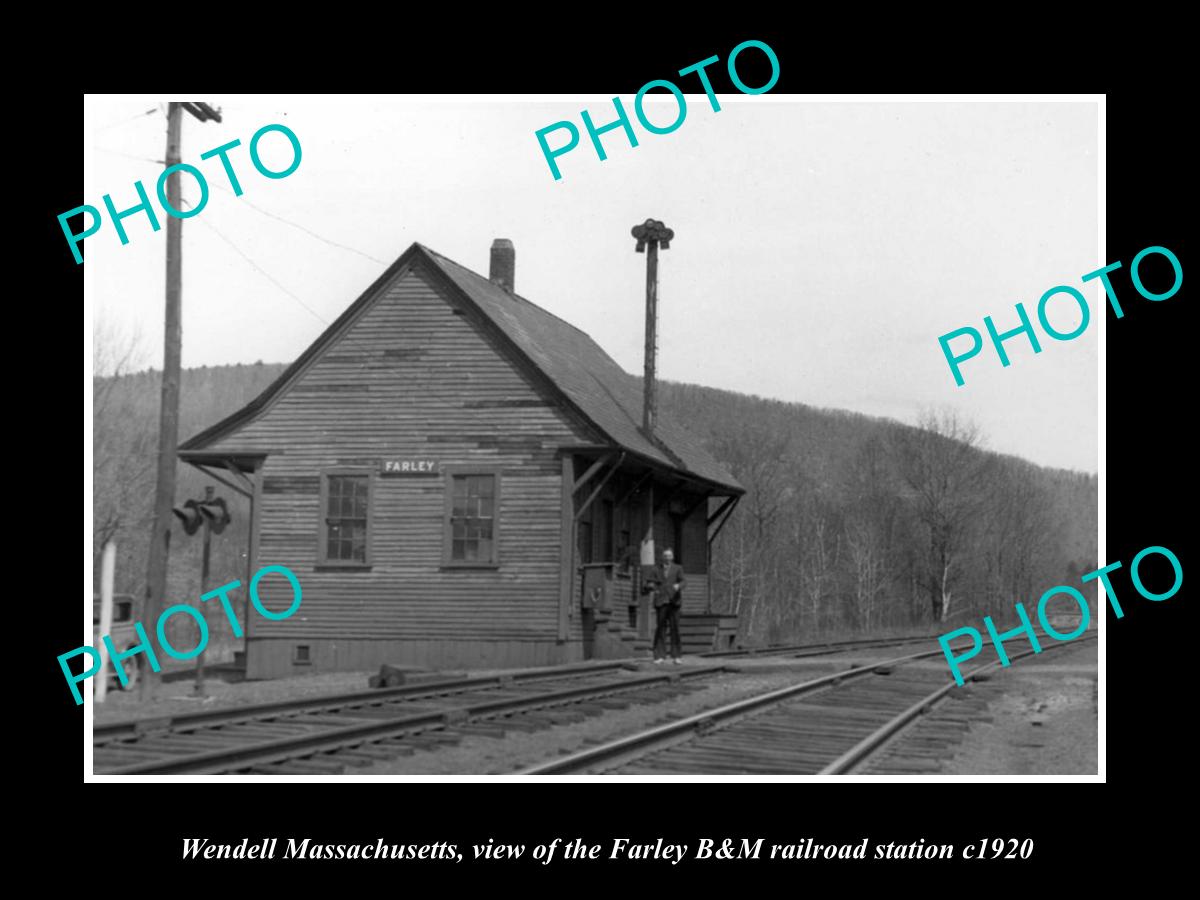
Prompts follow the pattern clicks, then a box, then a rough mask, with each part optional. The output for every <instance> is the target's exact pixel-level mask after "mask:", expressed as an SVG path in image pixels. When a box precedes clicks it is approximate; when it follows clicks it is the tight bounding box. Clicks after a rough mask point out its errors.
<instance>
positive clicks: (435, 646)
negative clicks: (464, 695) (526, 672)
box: [246, 638, 583, 679]
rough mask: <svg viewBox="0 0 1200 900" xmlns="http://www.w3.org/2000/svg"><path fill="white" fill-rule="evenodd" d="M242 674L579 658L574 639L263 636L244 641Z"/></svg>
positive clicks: (270, 675)
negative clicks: (302, 649) (301, 649)
mask: <svg viewBox="0 0 1200 900" xmlns="http://www.w3.org/2000/svg"><path fill="white" fill-rule="evenodd" d="M297 644H304V645H306V646H308V648H309V653H310V655H311V656H310V658H311V662H309V663H307V664H298V663H296V662H295V648H296V645H297ZM250 647H251V651H250V653H248V654H247V660H246V662H247V668H246V676H247V677H248V678H251V679H257V678H274V677H278V676H280V675H294V674H302V673H305V672H313V671H317V672H322V671H336V670H353V669H374V668H377V667H378V666H380V665H382V664H383V663H396V662H401V661H402V662H405V663H409V664H412V665H418V666H426V667H428V668H431V669H471V668H511V667H526V666H543V665H558V664H562V663H570V662H578V661H580V660H582V659H583V645H582V643H581V642H579V641H573V642H565V643H560V642H557V641H519V640H512V641H479V640H463V639H455V640H427V639H422V640H415V641H414V640H409V641H404V640H362V639H356V638H349V639H347V638H341V639H338V640H309V639H304V638H301V639H288V640H281V639H263V640H255V641H252V642H251V644H250Z"/></svg>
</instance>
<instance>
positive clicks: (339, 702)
mask: <svg viewBox="0 0 1200 900" xmlns="http://www.w3.org/2000/svg"><path fill="white" fill-rule="evenodd" d="M916 640H920V638H895V639H892V638H863V639H859V640H847V641H835V642H826V643H822V644H800V645H794V646H781V647H763V648H761V649H751V650H726V651H720V650H718V651H709V652H707V653H701V654H698V655H699V656H700V657H701V658H706V659H707V658H723V657H731V656H773V655H778V654H781V653H792V652H793V651H802V650H812V651H814V652H812V653H809V654H805V655H806V656H824V655H829V654H833V653H840V652H843V648H847V647H854V646H857V647H861V648H862V649H872V648H874V647H879V646H891V645H892V644H895V643H908V642H910V641H916ZM881 642H883V643H881ZM638 661H639V658H637V657H633V658H629V659H621V660H613V661H611V662H602V663H586V664H583V665H575V666H559V667H555V668H554V669H553V670H551V671H547V670H544V669H522V670H518V671H515V672H505V673H502V674H498V675H476V676H470V677H466V678H452V679H446V680H444V681H427V682H423V683H420V684H411V685H402V686H399V687H391V688H371V689H370V690H366V691H350V692H346V693H341V694H324V695H321V696H317V697H302V698H292V699H288V700H272V701H268V702H264V703H254V704H247V705H244V706H236V707H225V708H222V709H210V710H200V711H196V712H187V713H177V714H173V715H165V716H148V717H145V718H141V719H122V720H120V721H117V722H108V723H105V724H102V725H101V724H96V725H94V726H93V728H92V741H93V746H97V747H99V746H104V745H106V744H109V743H112V742H114V741H121V740H128V739H130V738H136V737H140V736H141V735H144V734H147V733H150V732H163V731H169V732H175V733H181V732H187V731H191V730H194V729H197V728H214V727H218V726H220V725H236V724H239V723H243V722H252V721H258V720H269V719H274V718H279V717H283V716H288V715H292V714H298V713H319V712H333V711H336V710H339V709H345V708H349V707H358V706H376V705H379V704H381V703H386V702H388V701H390V700H395V699H415V698H420V697H433V696H439V695H442V694H450V693H462V692H464V691H470V690H475V689H478V688H488V687H504V686H506V685H508V684H510V683H513V682H532V681H545V680H553V679H556V678H572V677H582V676H586V675H590V674H592V673H593V672H596V673H604V672H610V671H615V670H616V669H622V668H629V667H630V666H631V665H636V664H637V662H638Z"/></svg>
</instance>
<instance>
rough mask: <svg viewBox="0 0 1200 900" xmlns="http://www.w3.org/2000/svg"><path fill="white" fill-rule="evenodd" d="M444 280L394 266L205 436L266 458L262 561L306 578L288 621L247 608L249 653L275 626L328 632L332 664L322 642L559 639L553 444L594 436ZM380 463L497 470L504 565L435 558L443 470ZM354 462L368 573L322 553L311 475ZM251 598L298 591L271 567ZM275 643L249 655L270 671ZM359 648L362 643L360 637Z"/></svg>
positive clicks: (273, 599) (296, 636)
mask: <svg viewBox="0 0 1200 900" xmlns="http://www.w3.org/2000/svg"><path fill="white" fill-rule="evenodd" d="M442 290H443V289H442V288H440V287H438V286H436V283H435V282H434V280H433V279H431V278H430V277H428V276H427V275H425V274H424V273H423V272H422V271H421V270H420V269H419V268H416V269H408V270H405V271H402V272H400V273H398V275H397V276H396V278H395V280H394V281H393V283H392V284H391V285H390V286H389V287H388V288H387V289H386V291H385V292H384V294H383V296H381V297H380V299H379V300H378V302H376V303H374V304H371V305H368V306H366V307H365V308H364V309H363V311H362V313H361V315H360V316H359V317H358V318H357V319H355V320H353V321H351V322H350V323H348V324H347V326H346V327H345V329H344V330H343V331H342V333H341V334H340V336H338V337H336V338H335V339H334V340H333V341H332V342H331V343H330V345H329V346H328V347H327V348H326V350H325V352H323V353H321V354H319V355H317V356H316V357H315V358H313V359H312V360H311V361H310V363H309V364H308V365H307V367H306V368H305V369H303V370H302V371H300V372H299V373H298V375H297V376H296V379H295V380H294V381H293V382H292V383H291V385H290V386H289V387H287V388H286V389H284V390H283V391H281V392H280V393H279V394H278V395H277V396H276V397H275V398H274V399H273V400H272V401H271V402H270V403H269V404H267V405H266V406H265V408H263V409H262V410H261V411H260V412H259V413H258V414H257V415H256V416H255V417H254V418H253V419H252V420H250V421H248V422H247V423H245V424H243V425H241V426H240V427H239V428H237V429H235V430H233V431H232V432H230V433H228V434H226V435H224V436H222V437H221V438H220V439H219V440H217V441H215V442H214V443H213V444H212V445H211V449H212V450H215V451H222V450H226V451H227V450H234V449H236V450H241V451H256V450H257V451H266V452H267V453H268V454H269V455H268V457H267V459H266V461H265V463H264V466H263V469H262V472H261V476H260V477H261V479H262V504H261V509H260V510H259V517H260V518H259V526H260V529H261V538H260V544H259V552H258V558H257V560H256V561H255V562H256V565H257V566H259V567H262V566H264V565H271V564H279V565H284V566H287V567H288V568H289V569H291V570H292V571H293V572H295V573H296V575H297V577H298V578H299V579H300V583H301V585H302V589H303V601H302V603H301V606H300V609H299V610H298V611H297V612H296V613H295V614H294V615H293V616H291V617H289V618H288V619H285V620H282V621H272V620H269V619H265V618H263V617H261V616H259V615H258V614H257V613H253V612H252V613H251V617H250V618H251V621H250V623H249V626H250V627H249V635H250V637H251V638H253V639H254V640H252V643H251V648H252V649H251V654H253V653H254V652H256V651H258V652H261V653H264V654H266V653H267V651H266V649H265V648H266V646H267V645H268V644H271V645H274V644H275V643H276V642H275V641H274V640H270V639H281V640H283V639H286V640H284V643H286V644H287V646H288V647H291V646H292V643H293V642H302V641H301V640H300V639H308V638H311V639H315V640H320V641H322V642H323V643H321V644H320V645H318V646H319V647H320V648H321V649H318V648H317V647H314V649H313V653H314V665H316V666H318V667H343V666H342V664H341V663H342V662H344V661H345V659H344V658H342V657H337V658H338V659H339V660H341V662H338V663H337V664H334V663H332V662H330V660H332V659H334V656H331V655H329V654H331V653H332V650H329V648H328V647H326V645H325V643H324V642H334V641H336V642H338V644H339V646H346V643H345V642H346V641H366V642H368V643H370V642H371V641H375V642H383V643H386V644H388V645H390V646H393V647H402V646H409V645H415V644H419V643H420V642H422V641H431V642H441V641H451V642H459V643H462V644H463V646H467V645H471V646H474V645H475V644H487V643H489V642H490V643H494V644H496V645H497V648H496V649H495V654H496V655H498V656H505V655H506V654H511V653H515V652H517V651H516V650H512V649H511V648H512V647H517V646H518V645H521V644H536V643H538V642H544V641H550V642H552V643H553V642H555V641H556V640H557V637H558V625H557V609H558V590H559V588H558V585H559V581H558V577H559V567H560V549H559V547H560V533H561V514H560V503H561V478H562V469H561V461H560V457H559V455H558V448H559V447H560V446H563V445H570V444H578V443H586V442H589V441H592V440H594V439H595V438H594V435H592V434H590V433H588V432H587V431H586V429H585V428H584V427H583V426H581V424H580V423H579V421H578V420H577V419H576V418H574V417H573V416H572V414H571V413H570V412H569V411H568V410H565V409H564V408H562V406H561V405H560V404H558V403H556V402H553V401H552V400H550V399H548V398H547V397H546V396H543V394H542V393H541V392H540V391H539V388H538V387H537V386H536V385H537V384H538V382H536V381H535V379H534V378H533V377H531V376H530V373H529V372H528V371H526V370H524V369H523V368H522V364H521V363H520V362H519V361H518V360H515V359H513V358H510V357H508V356H506V355H505V353H504V352H503V351H502V350H501V349H498V347H497V346H496V344H495V343H494V342H493V341H491V340H489V339H488V338H487V337H486V336H485V334H484V332H483V331H482V330H481V328H480V327H479V325H478V323H477V322H475V321H474V320H473V319H472V318H471V317H470V316H469V315H463V314H460V313H461V311H458V310H456V309H455V307H454V304H453V303H452V302H451V301H450V300H449V299H448V298H447V297H446V296H445V295H444V294H443V293H442ZM383 459H431V460H436V461H437V462H438V464H439V465H440V466H442V467H444V466H448V465H457V466H472V465H478V466H480V467H488V468H498V469H499V470H500V472H501V491H500V504H499V509H498V519H499V521H500V528H499V554H500V565H499V567H498V568H496V569H455V570H445V569H443V568H442V552H443V549H442V548H443V516H444V512H445V490H446V481H447V476H446V475H445V474H438V475H436V476H433V477H429V476H409V477H405V476H400V477H385V476H380V475H379V474H378V470H379V467H380V463H381V461H382V460H383ZM356 464H357V465H365V466H366V468H368V469H370V470H371V471H374V472H376V474H375V475H374V476H373V477H374V479H375V480H374V485H373V490H374V494H373V498H372V508H373V518H372V527H371V534H370V541H371V553H370V555H371V560H372V563H373V565H372V567H371V569H370V570H369V571H365V570H346V569H338V568H327V567H321V566H319V565H317V552H318V540H319V535H320V521H321V517H322V511H321V509H320V481H319V478H320V474H321V471H322V469H324V468H326V467H332V466H340V465H356ZM261 596H262V597H263V602H264V603H265V604H266V605H267V607H268V608H273V609H277V610H278V609H283V608H286V607H287V606H288V605H289V604H290V602H291V593H290V588H289V586H288V584H287V582H286V580H284V579H283V578H281V577H280V578H275V577H269V578H268V579H266V580H264V582H263V583H262V591H261ZM578 632H579V617H578V616H574V617H572V622H571V631H570V633H569V635H568V640H569V641H577V640H578V639H579V634H578ZM500 645H504V646H505V647H509V649H500ZM330 646H332V645H330ZM378 649H379V645H378V644H377V645H376V646H375V650H378ZM410 649H411V648H410ZM290 652H291V651H290V650H289V651H288V660H287V668H288V669H290V668H291V661H290ZM371 652H374V651H371ZM431 652H432V651H431ZM439 652H440V651H439ZM472 652H474V651H472ZM278 653H282V651H271V653H270V654H268V655H267V656H265V657H264V660H265V661H262V660H260V661H259V662H261V663H262V665H266V666H267V668H273V670H274V671H275V672H276V673H277V672H278V671H280V669H279V667H278V666H276V665H275V663H274V662H270V661H271V660H276V657H277V656H278ZM355 653H357V654H358V656H357V657H356V658H366V656H369V655H370V653H369V652H367V651H366V650H364V649H363V648H360V649H359V650H356V651H355ZM539 653H541V651H539V652H538V653H534V654H533V655H534V656H538V655H539ZM364 654H365V656H364ZM542 655H548V656H552V655H554V652H553V651H549V650H548V651H545V653H544V654H542ZM276 661H277V660H276ZM322 661H324V662H322ZM268 663H270V664H268ZM253 665H255V666H258V663H257V662H256V663H254V664H253Z"/></svg>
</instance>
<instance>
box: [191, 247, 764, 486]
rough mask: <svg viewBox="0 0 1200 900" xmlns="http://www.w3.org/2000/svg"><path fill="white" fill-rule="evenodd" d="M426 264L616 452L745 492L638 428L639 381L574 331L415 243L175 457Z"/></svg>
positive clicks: (717, 469)
mask: <svg viewBox="0 0 1200 900" xmlns="http://www.w3.org/2000/svg"><path fill="white" fill-rule="evenodd" d="M420 261H424V262H425V263H427V264H428V267H429V268H430V269H432V270H433V271H434V272H435V273H440V274H441V275H442V276H443V277H444V279H445V281H446V282H447V287H450V288H451V290H452V291H453V292H454V293H457V294H458V295H459V297H458V299H459V300H460V301H465V302H467V303H469V304H470V305H472V306H474V307H475V308H476V309H477V310H478V311H479V312H480V313H481V314H482V315H483V316H484V317H485V319H486V320H488V321H489V322H490V323H491V324H492V325H494V326H495V327H496V328H498V329H499V331H500V332H501V334H502V335H503V336H504V337H505V338H507V340H508V341H509V342H510V344H511V346H512V348H513V349H515V350H516V351H517V352H518V353H519V354H520V355H522V356H524V357H525V358H526V359H527V360H528V361H529V362H530V363H531V364H532V365H533V367H534V368H535V369H536V370H537V371H538V372H539V373H540V374H542V375H543V376H544V377H545V379H546V381H547V382H548V383H549V386H550V387H551V388H552V389H555V390H557V391H558V392H559V393H560V394H561V395H562V396H563V398H564V399H565V400H567V401H568V403H569V405H570V406H572V407H573V408H574V410H575V412H576V413H578V414H580V415H582V417H583V418H584V419H585V420H587V421H588V422H589V423H590V424H591V425H592V426H593V427H594V428H595V429H596V430H597V431H598V432H600V434H601V435H603V436H604V437H606V438H607V439H608V441H609V442H611V443H612V444H613V445H614V446H616V447H619V448H621V449H623V450H625V451H627V452H629V453H632V454H634V455H635V456H638V457H641V458H643V459H644V460H647V461H650V462H654V463H657V464H659V465H661V466H665V467H668V468H671V469H675V470H678V471H680V472H681V473H685V474H688V475H692V476H695V477H698V478H700V479H702V480H704V481H707V482H711V483H712V484H713V485H714V486H717V487H720V488H724V489H726V490H727V491H728V492H730V493H739V494H740V493H743V489H742V487H741V486H740V485H739V484H738V483H737V481H736V480H735V479H734V477H733V476H732V475H730V474H729V472H728V471H726V470H725V468H724V467H723V466H722V465H721V464H720V463H719V462H717V460H716V459H714V458H713V457H712V456H711V455H710V454H709V453H708V451H707V450H705V449H704V447H703V446H702V445H701V443H700V441H699V440H698V439H697V438H695V437H694V436H693V435H691V434H689V433H688V432H687V431H685V430H684V429H682V428H680V427H679V426H677V425H675V424H674V423H672V422H671V421H670V420H669V419H668V418H667V417H665V416H663V415H661V413H660V414H659V416H658V419H657V421H656V423H655V440H654V441H651V440H649V439H647V438H646V436H645V435H644V434H643V433H642V431H641V428H640V427H639V425H640V422H641V419H642V390H641V382H640V381H639V380H638V379H637V378H635V377H634V376H632V375H630V374H629V373H628V372H626V371H625V370H624V369H622V368H621V367H620V366H619V365H617V363H616V362H615V361H614V360H613V359H612V357H610V356H609V355H608V354H607V353H605V352H604V351H603V350H602V349H601V348H600V345H599V344H597V343H596V342H595V341H594V340H592V339H591V338H590V337H589V336H588V335H587V334H585V333H584V332H582V331H580V330H579V329H578V328H576V327H575V326H573V325H571V324H569V323H568V322H565V321H564V320H562V319H560V318H558V317H557V316H555V315H553V314H552V313H549V312H547V311H546V310H544V309H542V308H541V307H539V306H536V305H535V304H533V303H531V302H529V301H528V300H526V299H525V298H523V297H521V296H519V295H518V294H514V293H512V292H510V291H507V290H505V289H504V288H502V287H500V286H498V285H496V284H493V283H492V282H491V281H489V280H488V279H487V278H484V277H483V276H482V275H479V274H477V273H475V272H472V271H471V270H470V269H466V268H464V267H463V266H460V265H459V264H458V263H456V262H454V261H453V260H450V259H447V258H446V257H444V256H442V255H441V254H439V253H435V252H434V251H433V250H430V249H429V248H428V247H424V246H422V245H421V244H413V245H412V246H411V247H409V248H408V249H407V250H406V251H405V252H404V253H403V254H402V255H401V256H400V258H399V259H398V260H396V262H395V263H393V264H392V265H391V266H389V267H388V270H387V271H386V272H384V273H383V275H381V276H380V277H379V278H378V279H376V281H375V283H374V284H372V285H371V286H370V287H369V288H367V290H366V291H365V292H364V293H363V295H362V296H361V297H359V298H358V300H356V301H355V302H354V303H353V304H351V306H350V307H349V308H347V309H346V311H345V312H344V313H342V315H341V316H339V317H338V319H337V320H336V321H335V322H334V323H333V324H332V325H330V326H329V328H327V329H326V330H325V331H324V333H322V334H321V336H320V337H318V338H317V340H316V341H314V342H313V344H312V345H311V346H310V347H309V348H308V349H307V350H305V351H304V353H302V354H301V355H300V358H299V359H297V360H296V362H295V363H293V364H292V365H291V366H289V367H288V369H287V370H286V371H285V372H284V373H283V374H282V375H281V376H280V377H279V378H278V379H277V380H276V381H275V382H274V383H272V384H271V385H270V386H269V387H268V388H267V389H266V390H265V391H263V393H262V394H261V395H260V396H258V397H257V398H255V399H254V400H253V401H251V402H250V403H249V404H248V405H247V406H245V407H243V408H242V409H241V410H239V411H238V412H236V413H234V414H233V415H231V416H229V417H228V418H226V419H224V420H223V421H221V422H219V423H217V424H216V425H214V426H212V427H211V428H208V429H206V430H205V431H202V432H201V433H200V434H198V435H196V436H195V437H193V438H191V439H190V440H188V441H186V442H184V443H183V444H182V445H180V450H183V451H194V450H201V449H203V448H205V447H206V446H208V445H210V444H211V443H212V442H213V441H215V440H217V439H218V438H220V437H223V436H225V435H226V434H228V433H229V432H230V431H231V430H232V429H234V428H236V427H237V426H238V425H240V424H242V423H244V422H246V421H248V420H249V419H251V418H252V417H253V416H254V415H256V414H257V413H258V412H259V411H260V410H262V409H263V408H265V407H266V406H267V405H268V404H269V403H270V401H271V400H272V399H273V398H274V397H275V396H276V395H278V394H279V393H280V392H281V391H282V390H283V389H284V388H285V387H286V386H287V385H288V383H289V382H290V381H291V380H292V378H293V377H295V375H297V374H298V373H299V372H300V371H301V370H302V369H303V368H304V367H305V366H306V365H307V363H308V362H309V361H311V360H312V358H313V357H314V356H316V355H318V354H319V353H320V352H321V351H322V350H323V349H324V347H325V346H326V345H327V344H329V343H330V342H331V341H332V340H333V339H334V338H335V337H336V336H337V335H338V334H340V333H341V331H342V328H343V326H344V325H345V324H346V323H347V322H349V321H350V320H351V319H353V318H355V317H356V316H357V314H358V312H359V311H360V310H361V309H362V307H364V306H365V305H367V304H370V303H372V302H373V301H374V300H375V299H376V298H377V297H379V296H381V294H382V292H383V290H384V288H386V286H387V284H388V283H389V282H390V281H391V280H392V278H393V277H394V276H395V275H396V274H397V273H398V272H400V271H401V270H402V269H403V268H404V267H405V266H407V265H410V264H412V263H416V262H420Z"/></svg>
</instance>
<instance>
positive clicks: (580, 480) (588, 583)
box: [559, 446, 741, 659]
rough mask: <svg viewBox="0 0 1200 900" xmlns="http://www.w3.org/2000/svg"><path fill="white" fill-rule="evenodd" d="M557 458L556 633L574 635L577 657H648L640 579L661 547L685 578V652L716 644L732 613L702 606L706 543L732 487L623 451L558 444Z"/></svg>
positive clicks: (730, 502)
mask: <svg viewBox="0 0 1200 900" xmlns="http://www.w3.org/2000/svg"><path fill="white" fill-rule="evenodd" d="M561 455H562V469H563V476H562V494H563V496H562V546H561V554H562V564H561V567H560V573H561V574H560V578H561V582H560V586H559V587H560V598H559V639H560V640H568V639H570V637H571V636H572V634H573V633H575V634H579V633H582V637H583V645H584V656H585V658H592V659H604V658H623V657H631V656H645V655H648V654H649V651H650V644H651V640H652V638H653V634H654V623H655V613H654V609H653V605H652V602H651V598H650V597H649V596H643V595H642V591H641V586H642V583H643V580H644V577H645V573H646V570H647V569H649V568H650V567H652V566H653V565H654V564H655V563H656V562H658V560H659V555H660V554H661V552H662V551H663V550H664V549H665V548H667V547H670V548H672V550H673V551H674V554H675V561H676V562H677V563H678V564H679V565H681V566H682V567H683V570H684V574H685V576H686V579H687V584H686V587H685V589H684V592H683V610H682V616H681V629H682V631H683V637H684V649H685V652H692V653H694V652H700V651H702V650H708V649H718V648H719V647H720V646H721V641H722V637H724V638H725V640H726V641H727V638H728V635H731V634H733V633H735V631H736V618H734V617H729V616H716V615H714V614H713V613H712V596H711V593H710V585H709V565H710V560H711V553H712V542H713V540H714V539H715V538H716V537H717V535H718V534H719V533H720V531H721V529H722V528H723V527H724V525H725V523H726V522H727V521H728V519H729V516H730V514H731V513H732V512H733V509H734V507H735V506H736V504H737V502H738V499H739V497H740V496H741V494H740V492H739V491H737V490H736V489H731V488H730V487H729V486H727V485H722V484H719V483H716V482H712V481H709V480H707V479H704V478H702V477H700V476H697V475H695V474H693V473H690V472H687V471H684V470H682V469H676V468H672V467H669V466H664V465H662V464H661V463H659V462H657V461H655V460H652V459H648V458H646V457H643V456H640V455H638V454H636V453H633V452H631V451H629V450H626V449H620V448H612V447H605V446H577V447H564V448H563V449H562V451H561ZM725 619H732V622H725V621H724V620H725Z"/></svg>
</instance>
